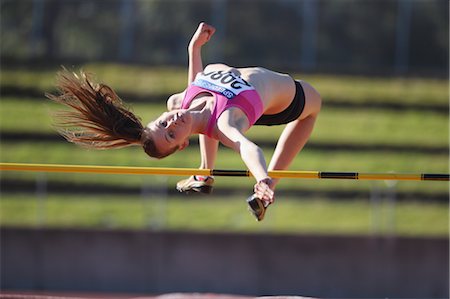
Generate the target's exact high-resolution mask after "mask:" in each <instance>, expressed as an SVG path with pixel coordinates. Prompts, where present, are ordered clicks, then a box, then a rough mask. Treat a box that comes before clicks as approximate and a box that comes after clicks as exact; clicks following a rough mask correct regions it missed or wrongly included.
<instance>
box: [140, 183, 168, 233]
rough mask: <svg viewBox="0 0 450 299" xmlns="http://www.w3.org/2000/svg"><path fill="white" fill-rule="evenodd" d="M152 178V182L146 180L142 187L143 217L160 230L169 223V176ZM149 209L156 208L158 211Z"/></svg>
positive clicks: (152, 226) (149, 225)
mask: <svg viewBox="0 0 450 299" xmlns="http://www.w3.org/2000/svg"><path fill="white" fill-rule="evenodd" d="M147 179H148V177H145V178H144V180H147ZM151 179H152V183H149V182H148V181H144V182H143V183H142V187H141V198H142V202H143V206H144V208H143V217H144V221H145V222H146V224H147V225H148V227H149V228H152V229H156V230H158V229H163V228H164V227H165V226H166V224H167V197H168V195H167V176H152V177H151ZM155 180H156V182H155ZM149 210H153V211H154V210H156V213H154V212H153V213H152V212H149ZM154 214H156V215H157V216H156V217H155V216H154Z"/></svg>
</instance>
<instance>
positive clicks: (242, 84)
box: [181, 71, 263, 137]
mask: <svg viewBox="0 0 450 299" xmlns="http://www.w3.org/2000/svg"><path fill="white" fill-rule="evenodd" d="M202 92H209V93H211V94H212V95H213V96H214V98H215V101H214V108H213V111H212V114H211V118H210V119H209V121H208V126H207V130H206V132H205V133H206V135H207V136H208V137H211V135H212V132H213V130H214V127H215V125H216V123H217V120H218V119H219V117H220V115H221V114H222V112H224V111H225V110H226V109H227V108H229V107H237V108H239V109H241V110H242V111H243V112H244V113H245V115H246V116H247V118H248V121H249V123H250V126H252V125H253V124H254V123H255V122H256V121H257V120H258V119H259V118H260V117H261V115H262V114H263V104H262V101H261V98H260V96H259V94H258V93H257V92H256V90H255V88H254V87H253V86H251V85H250V84H249V83H248V82H247V81H245V80H244V79H242V78H241V77H240V76H238V75H236V74H234V73H232V72H225V71H212V72H208V73H198V74H197V76H196V77H195V81H194V82H192V83H191V84H190V85H189V86H188V88H187V89H186V93H185V96H184V99H183V102H182V104H181V108H182V109H187V108H189V106H190V104H191V102H192V100H193V99H194V98H195V97H196V96H197V95H199V94H200V93H202Z"/></svg>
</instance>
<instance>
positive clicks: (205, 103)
mask: <svg viewBox="0 0 450 299" xmlns="http://www.w3.org/2000/svg"><path fill="white" fill-rule="evenodd" d="M213 109H214V97H204V98H202V99H201V100H200V101H195V102H193V103H192V104H191V105H190V107H189V108H188V111H189V113H190V114H191V117H192V122H193V124H192V131H191V133H192V134H204V133H205V132H206V129H207V127H208V122H209V119H210V118H211V114H212V110H213Z"/></svg>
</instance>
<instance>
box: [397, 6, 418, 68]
mask: <svg viewBox="0 0 450 299" xmlns="http://www.w3.org/2000/svg"><path fill="white" fill-rule="evenodd" d="M397 4H398V5H397V7H398V14H397V33H396V40H395V66H394V67H395V72H396V73H397V74H403V73H406V72H407V71H408V64H409V37H410V31H411V15H412V4H413V1H411V0H397Z"/></svg>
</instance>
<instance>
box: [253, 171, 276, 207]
mask: <svg viewBox="0 0 450 299" xmlns="http://www.w3.org/2000/svg"><path fill="white" fill-rule="evenodd" d="M254 192H255V194H256V196H258V198H259V199H261V200H262V201H263V202H264V205H265V206H266V207H267V206H268V205H270V204H272V203H273V202H274V200H275V193H274V191H273V190H272V179H271V178H269V177H267V178H265V179H263V180H261V181H259V182H257V183H256V184H255V187H254Z"/></svg>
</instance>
